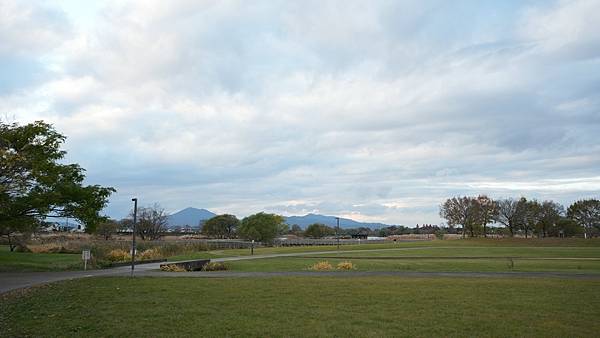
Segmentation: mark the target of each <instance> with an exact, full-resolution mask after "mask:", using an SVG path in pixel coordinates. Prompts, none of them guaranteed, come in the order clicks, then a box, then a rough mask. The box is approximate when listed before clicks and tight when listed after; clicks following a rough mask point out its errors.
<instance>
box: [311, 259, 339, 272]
mask: <svg viewBox="0 0 600 338" xmlns="http://www.w3.org/2000/svg"><path fill="white" fill-rule="evenodd" d="M331 269H333V266H332V265H331V263H329V262H328V261H322V262H318V263H315V264H313V265H311V266H310V267H309V268H308V270H314V271H329V270H331Z"/></svg>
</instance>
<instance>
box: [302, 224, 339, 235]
mask: <svg viewBox="0 0 600 338" xmlns="http://www.w3.org/2000/svg"><path fill="white" fill-rule="evenodd" d="M333 234H335V229H333V228H332V227H328V226H327V225H325V224H321V223H314V224H311V225H309V226H308V227H307V228H306V230H305V231H304V236H306V237H310V238H323V237H325V236H331V235H333Z"/></svg>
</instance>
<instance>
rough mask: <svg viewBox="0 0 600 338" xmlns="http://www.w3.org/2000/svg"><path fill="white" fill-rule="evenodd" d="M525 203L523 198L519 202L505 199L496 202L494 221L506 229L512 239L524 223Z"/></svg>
mask: <svg viewBox="0 0 600 338" xmlns="http://www.w3.org/2000/svg"><path fill="white" fill-rule="evenodd" d="M526 202H527V200H526V199H525V198H521V199H519V200H515V199H512V198H506V199H501V200H498V201H496V205H497V214H496V216H495V218H494V220H495V221H496V222H498V223H500V224H502V225H504V226H505V227H506V228H507V229H508V231H509V234H510V237H513V236H514V235H515V232H516V231H517V230H518V229H519V227H520V226H521V225H523V224H524V222H525V216H526V210H527V207H526Z"/></svg>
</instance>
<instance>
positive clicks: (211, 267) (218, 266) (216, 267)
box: [202, 262, 229, 271]
mask: <svg viewBox="0 0 600 338" xmlns="http://www.w3.org/2000/svg"><path fill="white" fill-rule="evenodd" d="M224 270H229V266H228V265H227V264H225V263H223V262H210V263H208V264H205V265H204V266H203V267H202V271H224Z"/></svg>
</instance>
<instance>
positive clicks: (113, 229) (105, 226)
mask: <svg viewBox="0 0 600 338" xmlns="http://www.w3.org/2000/svg"><path fill="white" fill-rule="evenodd" d="M119 227H120V224H119V223H117V222H116V221H114V220H111V219H107V220H105V221H102V222H100V223H98V225H96V227H95V231H94V233H96V234H97V235H100V236H102V237H104V239H105V240H109V239H110V238H111V237H112V235H114V234H116V233H117V231H118V230H119ZM86 230H87V229H86Z"/></svg>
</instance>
